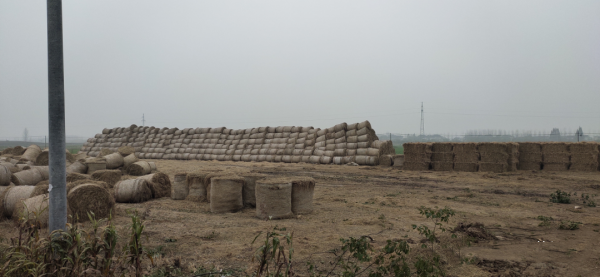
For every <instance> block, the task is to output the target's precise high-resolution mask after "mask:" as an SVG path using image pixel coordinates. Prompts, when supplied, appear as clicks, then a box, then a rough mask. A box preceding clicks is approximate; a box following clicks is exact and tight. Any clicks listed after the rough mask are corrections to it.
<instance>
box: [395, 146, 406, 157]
mask: <svg viewBox="0 0 600 277" xmlns="http://www.w3.org/2000/svg"><path fill="white" fill-rule="evenodd" d="M394 150H396V155H400V154H404V147H403V146H402V145H394Z"/></svg>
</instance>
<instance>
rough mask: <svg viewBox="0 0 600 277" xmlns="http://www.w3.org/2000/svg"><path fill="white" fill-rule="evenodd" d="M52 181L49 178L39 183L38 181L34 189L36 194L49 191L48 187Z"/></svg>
mask: <svg viewBox="0 0 600 277" xmlns="http://www.w3.org/2000/svg"><path fill="white" fill-rule="evenodd" d="M49 184H50V181H49V180H45V181H41V182H39V183H37V184H36V185H35V189H34V190H33V193H32V194H34V195H40V194H44V193H49V191H48V188H49V187H50V185H49Z"/></svg>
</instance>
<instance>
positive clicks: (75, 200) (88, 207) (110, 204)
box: [67, 183, 115, 222]
mask: <svg viewBox="0 0 600 277" xmlns="http://www.w3.org/2000/svg"><path fill="white" fill-rule="evenodd" d="M67 206H68V207H69V210H70V211H71V214H72V215H73V218H75V219H76V220H77V221H78V222H83V221H87V220H89V217H88V213H94V216H95V218H96V219H99V218H107V217H109V216H110V214H111V212H112V210H113V208H114V207H115V199H114V197H113V196H112V194H111V193H109V192H108V191H107V190H106V189H104V188H103V187H101V186H99V185H97V184H91V183H88V184H82V185H79V186H77V187H75V188H73V189H71V190H70V191H69V192H68V193H67Z"/></svg>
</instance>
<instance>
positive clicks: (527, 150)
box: [519, 142, 543, 170]
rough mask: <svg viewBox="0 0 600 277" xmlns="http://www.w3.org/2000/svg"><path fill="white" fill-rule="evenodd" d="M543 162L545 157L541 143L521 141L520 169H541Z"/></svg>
mask: <svg viewBox="0 0 600 277" xmlns="http://www.w3.org/2000/svg"><path fill="white" fill-rule="evenodd" d="M542 162H543V159H542V144H541V143H539V142H520V143H519V170H541V169H542Z"/></svg>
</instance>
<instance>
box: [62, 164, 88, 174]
mask: <svg viewBox="0 0 600 277" xmlns="http://www.w3.org/2000/svg"><path fill="white" fill-rule="evenodd" d="M87 171H88V166H87V165H86V164H84V163H82V162H80V161H75V162H74V163H72V164H71V165H69V166H68V167H67V173H81V174H85V173H87Z"/></svg>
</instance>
